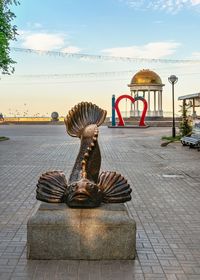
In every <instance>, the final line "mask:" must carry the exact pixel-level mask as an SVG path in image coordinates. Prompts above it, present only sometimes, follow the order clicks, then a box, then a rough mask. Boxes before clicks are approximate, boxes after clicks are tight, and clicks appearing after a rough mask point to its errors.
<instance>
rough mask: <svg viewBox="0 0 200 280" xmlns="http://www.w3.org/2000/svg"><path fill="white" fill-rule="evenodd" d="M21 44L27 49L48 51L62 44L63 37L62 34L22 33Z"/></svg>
mask: <svg viewBox="0 0 200 280" xmlns="http://www.w3.org/2000/svg"><path fill="white" fill-rule="evenodd" d="M22 35H23V36H22V40H23V43H22V46H23V47H25V48H28V49H35V50H42V51H48V50H53V49H59V48H61V47H63V46H64V44H65V38H64V35H62V34H51V33H26V32H25V33H24V34H22Z"/></svg>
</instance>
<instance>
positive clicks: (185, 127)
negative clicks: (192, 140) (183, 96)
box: [179, 100, 192, 137]
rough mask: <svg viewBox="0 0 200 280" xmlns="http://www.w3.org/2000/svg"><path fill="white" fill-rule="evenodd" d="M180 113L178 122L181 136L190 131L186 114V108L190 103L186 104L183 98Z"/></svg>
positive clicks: (190, 126)
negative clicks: (180, 116) (180, 118)
mask: <svg viewBox="0 0 200 280" xmlns="http://www.w3.org/2000/svg"><path fill="white" fill-rule="evenodd" d="M180 107H181V110H180V112H181V113H182V121H181V122H180V124H179V130H180V134H181V136H182V137H183V136H188V135H190V134H191V132H192V125H191V121H190V119H189V116H188V109H189V108H190V107H191V104H186V102H185V100H183V105H180Z"/></svg>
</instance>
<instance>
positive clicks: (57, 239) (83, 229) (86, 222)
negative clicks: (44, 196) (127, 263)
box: [27, 203, 136, 260]
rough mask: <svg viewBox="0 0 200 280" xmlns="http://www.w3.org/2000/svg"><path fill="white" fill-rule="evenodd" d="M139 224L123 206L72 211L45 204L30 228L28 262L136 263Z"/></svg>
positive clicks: (109, 205) (32, 219)
mask: <svg viewBox="0 0 200 280" xmlns="http://www.w3.org/2000/svg"><path fill="white" fill-rule="evenodd" d="M135 243H136V224H135V221H134V220H133V219H132V218H130V216H129V214H128V212H127V210H126V207H125V206H124V204H104V205H102V206H101V207H99V208H93V209H72V208H69V207H68V206H67V205H65V204H47V203H42V204H41V205H40V208H39V209H38V211H37V212H36V214H35V215H34V216H32V217H31V218H30V219H29V221H28V224H27V250H28V251H27V258H29V259H57V260H59V259H84V260H106V259H107V260H108V259H112V260H115V259H116V260H117V259H121V260H122V259H134V258H135Z"/></svg>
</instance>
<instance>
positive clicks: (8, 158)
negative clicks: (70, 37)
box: [0, 125, 200, 280]
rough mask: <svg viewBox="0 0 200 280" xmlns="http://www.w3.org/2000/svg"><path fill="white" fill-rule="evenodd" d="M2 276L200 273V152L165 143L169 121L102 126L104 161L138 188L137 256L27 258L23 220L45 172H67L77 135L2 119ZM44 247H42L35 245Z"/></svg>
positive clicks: (194, 276)
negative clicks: (112, 258)
mask: <svg viewBox="0 0 200 280" xmlns="http://www.w3.org/2000/svg"><path fill="white" fill-rule="evenodd" d="M0 134H1V135H4V136H8V137H9V138H10V140H8V141H3V142H0V279H1V280H8V279H9V280H27V279H34V280H41V279H45V280H53V279H56V280H64V279H66V280H76V279H80V280H111V279H115V280H134V279H135V280H143V279H145V280H148V279H151V280H159V279H160V280H164V279H168V280H186V279H188V280H199V279H200V168H199V163H200V152H197V151H196V150H193V149H189V148H188V147H182V146H181V144H179V143H175V144H170V145H168V146H166V147H161V146H160V143H161V141H160V138H161V136H163V135H170V134H171V129H170V128H147V129H122V130H120V129H109V128H107V127H102V128H101V129H100V137H99V143H100V148H101V153H102V169H103V170H116V171H118V172H120V173H122V174H123V175H124V176H125V177H126V178H127V179H128V180H129V183H130V185H131V187H132V189H133V192H132V200H131V201H130V202H128V203H127V207H128V210H129V212H130V214H131V215H132V216H133V218H134V219H135V220H136V223H137V257H136V259H135V260H134V261H68V260H63V261H56V260H55V261H53V260H49V261H48V260H44V261H37V260H34V261H33V260H32V261H30V260H27V259H26V224H27V221H28V219H29V217H30V216H31V215H32V214H33V213H34V211H36V210H37V208H38V206H39V204H40V202H38V201H36V199H35V186H36V183H37V179H38V177H39V175H40V174H41V173H42V172H45V171H47V170H64V171H65V173H66V176H69V173H70V170H71V168H72V166H73V164H74V161H75V158H76V155H77V153H78V149H79V139H76V138H72V137H70V136H68V135H67V134H66V133H65V127H64V126H62V125H60V126H57V125H13V126H11V125H10V126H6V125H5V126H3V125H2V126H0ZM38 250H39V248H38Z"/></svg>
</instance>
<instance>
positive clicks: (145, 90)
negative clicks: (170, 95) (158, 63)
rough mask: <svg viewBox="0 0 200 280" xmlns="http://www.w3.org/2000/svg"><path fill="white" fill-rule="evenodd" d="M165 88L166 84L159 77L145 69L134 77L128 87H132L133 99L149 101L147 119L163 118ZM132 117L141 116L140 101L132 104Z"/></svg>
mask: <svg viewBox="0 0 200 280" xmlns="http://www.w3.org/2000/svg"><path fill="white" fill-rule="evenodd" d="M163 86H164V84H163V83H162V81H161V78H160V77H159V75H158V74H156V73H155V72H154V71H151V70H149V69H143V70H140V71H139V72H137V73H136V74H135V75H134V76H133V78H132V80H131V83H130V84H129V85H128V87H130V91H131V96H132V97H138V96H142V97H143V98H145V99H146V100H147V103H148V110H147V117H163V108H162V88H163ZM130 116H131V117H138V116H140V110H139V104H138V101H136V102H135V103H134V104H132V103H131V108H130Z"/></svg>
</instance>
